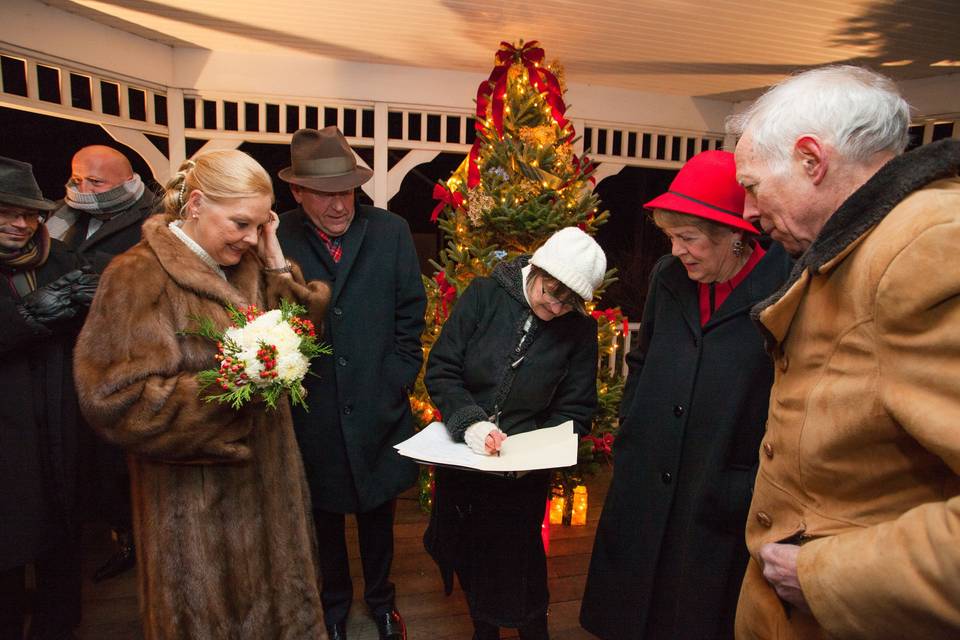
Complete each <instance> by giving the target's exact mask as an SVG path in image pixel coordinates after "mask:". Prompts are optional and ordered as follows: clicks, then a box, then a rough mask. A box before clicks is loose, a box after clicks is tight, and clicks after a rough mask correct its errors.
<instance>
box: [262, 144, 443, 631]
mask: <svg viewBox="0 0 960 640" xmlns="http://www.w3.org/2000/svg"><path fill="white" fill-rule="evenodd" d="M290 156H291V166H290V167H287V168H286V169H283V170H282V171H281V172H280V178H281V179H282V180H284V181H286V182H288V183H289V184H290V189H291V191H292V192H293V196H294V198H296V200H297V202H298V203H299V205H300V206H299V207H297V208H296V209H293V210H292V211H287V212H286V213H284V214H283V215H281V216H280V227H279V229H278V231H277V237H278V238H279V239H280V244H281V245H282V246H283V251H284V254H285V255H287V256H290V257H291V258H293V259H294V260H296V261H297V262H298V263H299V264H300V266H301V267H302V269H303V272H304V276H305V277H306V278H307V279H308V280H314V279H324V280H327V281H329V282H330V283H331V286H332V288H333V297H332V299H331V301H330V308H329V310H328V312H327V318H326V323H325V336H324V340H325V341H326V342H327V343H329V344H330V345H332V346H333V351H334V353H333V356H332V357H328V358H319V359H317V360H316V361H315V362H317V364H316V365H315V366H314V373H317V374H319V377H315V376H308V377H307V378H306V380H305V381H304V383H305V385H306V387H307V390H308V392H309V395H308V402H309V403H310V412H309V413H306V412H304V411H302V410H297V411H295V412H294V425H295V427H296V430H297V438H298V441H299V443H300V451H301V453H302V455H303V461H304V466H305V468H306V473H307V480H308V482H309V484H310V492H311V494H312V497H313V509H314V519H315V522H316V527H317V539H318V546H319V551H320V568H321V572H322V574H323V588H322V591H321V597H322V600H323V608H324V617H325V619H326V622H327V627H328V630H329V633H330V638H331V640H342V639H343V638H346V637H347V636H346V620H347V613H348V612H349V609H350V603H351V602H352V600H353V588H352V582H351V578H350V565H349V562H348V558H347V548H346V541H345V538H344V514H347V513H354V514H356V518H357V528H358V532H359V539H360V556H361V561H362V565H363V578H364V585H365V586H364V600H365V601H366V604H367V606H368V607H369V609H370V613H371V614H372V615H373V617H374V620H375V621H376V623H377V629H378V630H379V634H380V638H389V639H390V640H399V639H401V638H405V637H406V632H405V630H404V626H403V620H402V619H401V617H400V614H399V613H398V612H397V610H396V606H395V602H394V592H395V590H394V586H393V583H392V582H390V564H391V562H392V560H393V517H394V511H395V507H396V496H397V495H398V494H399V493H400V492H401V491H403V490H405V489H407V488H409V487H410V486H412V485H413V484H414V482H415V481H416V478H417V466H416V465H415V464H414V463H413V462H411V461H409V460H407V459H405V458H401V457H400V456H399V455H397V452H396V451H395V450H394V448H393V445H395V444H397V443H398V442H401V441H402V440H405V439H406V438H408V437H410V436H412V435H413V416H412V414H411V412H410V405H409V401H408V393H409V391H410V388H411V387H412V385H413V383H414V381H415V380H416V377H417V373H418V372H419V370H420V365H421V363H422V360H423V352H422V347H421V343H420V335H421V333H422V332H423V329H424V319H423V315H424V310H425V307H426V298H425V296H424V291H423V284H422V282H421V279H420V268H419V265H418V261H417V256H416V251H415V249H414V245H413V238H412V237H411V235H410V229H409V227H408V226H407V223H406V222H405V221H404V220H403V218H401V217H399V216H397V215H394V214H392V213H390V212H388V211H384V210H383V209H378V208H376V207H370V206H365V205H359V204H358V203H357V196H356V190H357V187H359V186H360V185H361V184H363V183H364V182H366V181H367V180H369V179H370V178H371V177H372V175H373V172H372V171H370V170H369V169H366V168H363V167H359V166H357V161H356V157H355V156H354V154H353V151H352V150H351V149H350V146H349V145H348V144H347V141H346V139H345V138H344V137H343V134H342V133H340V131H338V130H337V128H336V127H327V128H325V129H323V130H320V131H317V130H314V129H301V130H299V131H297V132H296V133H294V134H293V142H292V144H291V149H290Z"/></svg>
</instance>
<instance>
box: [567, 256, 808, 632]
mask: <svg viewBox="0 0 960 640" xmlns="http://www.w3.org/2000/svg"><path fill="white" fill-rule="evenodd" d="M791 264H792V263H791V260H790V258H789V256H787V254H786V253H785V252H784V251H783V249H782V247H780V246H779V245H773V246H772V247H771V249H770V250H769V251H768V252H767V254H766V255H765V256H764V257H763V258H762V259H761V261H760V262H759V263H758V264H757V265H756V266H755V267H754V269H753V270H752V271H751V272H750V274H749V275H748V276H747V277H746V279H744V280H743V282H741V283H740V285H739V286H737V288H736V289H734V290H733V292H731V294H730V296H729V298H727V299H726V300H725V301H724V302H723V304H722V305H721V306H720V307H719V308H718V309H717V310H716V311H715V312H714V313H713V315H712V317H711V318H710V320H709V321H708V322H707V323H706V325H705V326H703V327H701V326H700V311H699V299H698V294H697V283H696V282H694V281H692V280H690V278H689V277H688V276H687V273H686V270H685V269H684V267H683V265H682V263H681V262H680V261H679V260H678V259H677V258H674V257H673V256H665V257H664V258H662V259H661V260H660V261H659V262H658V263H657V265H656V267H655V268H654V272H653V275H652V277H651V282H650V293H649V296H648V298H647V303H646V306H645V308H644V312H643V322H642V325H641V336H640V344H639V345H638V348H637V349H636V350H635V351H634V352H632V353H631V354H630V356H629V358H628V364H629V365H630V374H629V377H628V382H627V385H626V388H625V391H624V399H623V403H624V404H623V408H622V410H621V413H622V414H623V415H624V420H623V423H622V426H621V429H620V432H619V434H618V436H617V439H616V442H615V444H614V473H613V480H612V483H611V486H610V491H609V493H608V495H607V500H606V504H605V505H604V508H603V513H602V515H601V518H600V524H599V527H598V530H597V536H596V540H595V543H594V549H593V557H592V559H591V562H590V571H589V574H588V579H587V586H586V592H585V594H584V597H583V603H582V609H581V612H580V620H581V623H582V624H583V626H584V627H585V628H586V629H587V630H589V631H591V632H592V633H594V634H596V635H597V636H599V637H600V638H603V639H605V640H611V639H620V638H623V639H627V638H629V639H631V640H633V639H636V638H664V639H666V638H669V639H671V640H683V639H685V638H689V639H690V640H694V639H695V640H703V639H705V638H709V639H713V638H732V637H733V616H734V613H735V610H736V602H737V596H738V593H739V590H740V582H741V580H742V578H743V572H744V568H745V567H746V562H747V549H746V546H745V545H744V540H743V535H744V534H743V530H744V526H745V522H746V514H747V509H748V507H749V505H750V497H751V492H752V488H753V482H754V476H755V474H756V468H757V456H758V450H759V447H760V441H761V439H762V437H763V433H764V422H765V420H766V416H767V402H768V399H769V394H770V386H771V384H772V383H773V369H772V363H771V361H770V358H769V357H768V356H767V354H766V352H765V351H764V347H763V342H762V339H761V337H760V334H759V333H758V331H757V328H756V326H755V325H754V324H753V322H752V320H751V319H750V308H751V307H752V306H753V305H755V304H756V303H758V302H760V301H761V300H763V299H764V298H766V297H767V296H769V295H770V294H772V293H773V292H774V291H776V290H777V289H778V288H779V286H780V285H781V284H782V283H783V282H784V281H785V280H786V279H787V277H788V275H789V273H790V267H791Z"/></svg>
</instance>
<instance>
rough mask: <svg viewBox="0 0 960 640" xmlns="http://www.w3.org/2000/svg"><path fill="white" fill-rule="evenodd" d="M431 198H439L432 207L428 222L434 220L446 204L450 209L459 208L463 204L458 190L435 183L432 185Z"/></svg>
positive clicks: (461, 195)
mask: <svg viewBox="0 0 960 640" xmlns="http://www.w3.org/2000/svg"><path fill="white" fill-rule="evenodd" d="M433 199H434V200H439V202H438V203H437V206H436V207H434V208H433V213H431V214H430V222H436V221H437V218H439V217H440V212H441V211H443V208H444V207H445V206H447V205H449V206H450V208H451V209H459V208H460V207H461V206H462V205H463V199H464V198H463V194H462V193H460V192H459V191H450V189H448V188H447V187H446V186H445V185H442V184H439V183H437V184H435V185H433Z"/></svg>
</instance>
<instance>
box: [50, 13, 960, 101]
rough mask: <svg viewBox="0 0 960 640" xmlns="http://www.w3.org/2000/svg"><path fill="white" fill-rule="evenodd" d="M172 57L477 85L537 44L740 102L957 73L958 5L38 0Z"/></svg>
mask: <svg viewBox="0 0 960 640" xmlns="http://www.w3.org/2000/svg"><path fill="white" fill-rule="evenodd" d="M44 2H45V3H46V4H48V5H51V6H54V7H57V8H60V9H63V10H66V11H70V12H73V13H76V14H79V15H82V16H84V17H86V18H89V19H91V20H94V21H96V22H99V23H102V24H105V25H109V26H112V27H115V28H117V29H121V30H123V31H127V32H130V33H133V34H136V35H140V36H143V37H145V38H149V39H151V40H155V41H158V42H161V43H165V44H168V45H171V46H184V47H197V48H201V49H210V50H220V51H246V52H250V51H263V52H287V53H291V52H293V53H299V54H303V55H310V56H322V57H327V58H335V59H341V60H350V61H355V62H366V63H379V64H396V65H407V66H414V67H426V68H440V69H453V70H461V71H470V72H476V73H486V72H487V71H489V70H490V69H491V68H492V65H493V53H494V51H496V49H497V46H498V44H499V42H500V41H501V40H514V41H515V40H519V39H520V38H523V39H525V40H539V41H540V43H541V45H542V46H543V47H544V48H545V50H546V54H547V59H548V60H554V59H557V60H559V61H560V63H561V64H562V66H563V67H564V69H565V72H566V78H567V80H568V81H569V82H576V83H581V84H596V85H605V86H613V87H621V88H627V89H636V90H643V91H652V92H657V93H665V94H672V95H684V96H700V97H714V98H719V99H724V100H741V99H747V98H751V97H753V96H755V95H756V94H757V93H758V92H759V91H760V89H762V87H765V86H767V85H769V84H771V83H773V82H776V81H777V80H779V79H781V78H783V77H784V76H785V75H786V74H788V73H790V72H792V71H794V70H796V69H800V68H804V67H809V66H815V65H821V64H828V63H855V64H865V65H868V66H871V67H873V68H877V69H881V70H882V71H883V72H884V73H886V74H888V75H891V76H893V77H895V78H897V79H902V80H903V79H913V78H924V77H930V76H938V75H946V74H949V73H958V72H960V35H958V34H960V2H958V1H957V0H805V1H798V0H632V1H631V0H609V1H607V2H595V3H591V2H589V1H588V0H576V1H575V0H540V1H539V2H538V1H535V0H534V1H529V2H527V1H517V0H473V1H467V0H271V1H270V2H264V1H263V0H44Z"/></svg>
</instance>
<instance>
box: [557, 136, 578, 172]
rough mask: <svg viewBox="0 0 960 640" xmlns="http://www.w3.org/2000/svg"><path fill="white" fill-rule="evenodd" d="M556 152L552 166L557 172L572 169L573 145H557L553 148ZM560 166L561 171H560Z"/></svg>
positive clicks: (570, 170)
mask: <svg viewBox="0 0 960 640" xmlns="http://www.w3.org/2000/svg"><path fill="white" fill-rule="evenodd" d="M554 153H555V154H556V157H557V159H556V162H555V164H554V167H556V169H557V173H568V172H572V171H573V147H572V146H571V145H570V144H569V143H568V144H561V145H558V146H557V148H556V149H554ZM561 168H562V171H561Z"/></svg>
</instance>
